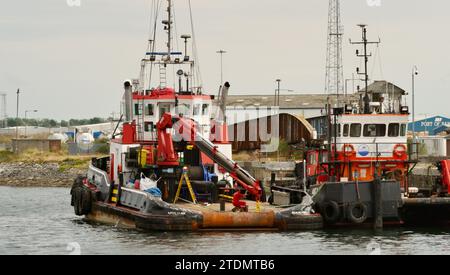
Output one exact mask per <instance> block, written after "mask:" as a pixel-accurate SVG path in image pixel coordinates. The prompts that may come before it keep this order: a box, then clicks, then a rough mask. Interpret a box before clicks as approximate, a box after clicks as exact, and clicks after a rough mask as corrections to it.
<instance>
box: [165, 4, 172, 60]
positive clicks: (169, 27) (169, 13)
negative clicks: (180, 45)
mask: <svg viewBox="0 0 450 275" xmlns="http://www.w3.org/2000/svg"><path fill="white" fill-rule="evenodd" d="M167 3H168V7H167V16H168V20H167V26H166V27H167V35H168V39H167V61H170V60H171V57H172V0H167Z"/></svg>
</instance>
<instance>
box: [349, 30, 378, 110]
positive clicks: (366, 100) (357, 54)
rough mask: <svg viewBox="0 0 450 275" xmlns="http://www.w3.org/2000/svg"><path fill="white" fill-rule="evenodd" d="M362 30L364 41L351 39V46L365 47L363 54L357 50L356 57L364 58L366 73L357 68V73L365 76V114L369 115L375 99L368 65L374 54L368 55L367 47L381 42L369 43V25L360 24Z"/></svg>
mask: <svg viewBox="0 0 450 275" xmlns="http://www.w3.org/2000/svg"><path fill="white" fill-rule="evenodd" d="M358 26H359V27H360V28H361V29H362V41H358V42H352V40H351V39H350V44H352V45H363V51H364V53H363V54H360V53H359V50H356V56H358V57H363V58H364V72H361V71H360V69H359V68H356V72H357V73H358V74H359V75H364V81H365V85H366V88H365V93H364V99H363V102H364V114H369V113H370V106H369V105H370V101H371V100H372V99H373V98H371V97H370V96H369V88H368V87H369V73H368V63H369V57H371V56H372V54H371V53H370V54H368V53H367V46H368V45H369V44H377V45H378V44H380V43H381V40H379V41H378V42H369V41H367V25H365V24H360V25H358Z"/></svg>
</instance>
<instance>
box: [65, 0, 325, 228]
mask: <svg viewBox="0 0 450 275" xmlns="http://www.w3.org/2000/svg"><path fill="white" fill-rule="evenodd" d="M166 1H167V9H166V14H167V17H166V19H165V20H163V21H162V23H163V26H164V30H165V31H166V32H167V44H166V45H167V49H166V50H165V51H164V52H156V51H154V48H155V45H156V41H155V39H153V40H151V41H150V46H149V50H148V52H147V54H146V58H145V59H143V60H142V66H141V69H142V71H141V77H140V79H139V80H134V81H126V82H125V83H124V88H125V93H124V96H123V100H122V103H123V123H122V125H121V127H119V126H118V128H121V133H120V134H118V135H115V136H114V137H113V140H111V150H110V156H108V157H105V158H99V159H93V160H92V163H91V165H90V167H89V171H88V173H87V177H80V178H78V179H77V180H76V181H75V184H74V186H73V188H72V191H71V194H72V205H73V206H74V208H75V213H76V214H77V215H80V216H85V217H86V218H87V219H88V220H92V221H97V222H104V223H110V224H115V225H119V226H125V227H131V228H139V229H145V230H163V231H171V230H186V231H191V230H217V229H222V230H228V229H233V230H241V229H242V230H244V229H251V230H254V229H257V230H261V229H267V230H302V229H317V228H321V227H322V218H321V216H320V215H318V214H317V215H316V214H311V210H310V209H311V208H310V207H308V206H307V207H304V206H303V205H297V206H295V207H291V208H276V207H274V206H271V205H270V204H267V203H265V202H264V201H265V195H264V188H263V186H261V183H260V182H259V181H258V180H256V179H255V178H253V177H252V176H251V175H250V174H249V173H248V172H246V171H245V170H244V169H242V168H241V167H240V166H239V165H238V164H237V163H235V162H234V161H233V160H232V156H231V152H232V150H231V144H230V143H229V142H228V140H227V130H226V129H227V125H226V123H225V122H224V119H220V118H221V117H223V116H214V111H213V110H214V108H213V107H214V106H213V101H214V97H213V96H210V95H207V94H205V93H203V91H202V88H201V86H200V85H199V82H198V80H197V76H198V73H197V72H198V71H197V67H196V66H197V63H196V61H195V59H194V58H193V57H191V56H190V55H189V54H188V52H187V49H188V42H189V39H191V36H190V35H183V36H181V38H182V39H184V43H185V44H184V45H185V51H184V52H176V51H174V49H173V48H174V47H173V45H174V43H173V37H172V36H173V33H174V32H173V28H174V21H173V20H174V18H173V1H172V0H166ZM156 17H157V16H156ZM155 26H156V24H155ZM154 37H156V36H154ZM194 48H195V47H194ZM175 71H177V73H176V75H174V76H173V79H172V80H170V79H169V72H175ZM155 75H157V78H159V79H158V81H155V78H156V77H155ZM171 81H173V83H178V87H176V88H175V87H170V86H169V85H168V83H169V82H171ZM155 82H157V84H155ZM171 83H172V82H171ZM147 87H152V88H147ZM229 87H230V85H229V84H228V83H226V84H225V85H224V86H223V87H222V88H221V89H222V94H226V93H227V92H228V89H229Z"/></svg>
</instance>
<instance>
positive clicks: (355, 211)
mask: <svg viewBox="0 0 450 275" xmlns="http://www.w3.org/2000/svg"><path fill="white" fill-rule="evenodd" d="M367 217H368V211H367V206H366V205H365V204H364V203H362V202H357V203H352V204H350V205H349V206H348V207H347V218H348V219H349V221H351V222H352V223H355V224H361V223H364V222H365V221H366V220H367Z"/></svg>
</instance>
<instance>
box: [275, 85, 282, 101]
mask: <svg viewBox="0 0 450 275" xmlns="http://www.w3.org/2000/svg"><path fill="white" fill-rule="evenodd" d="M275 82H277V83H278V89H277V90H275V106H278V107H280V87H281V79H277V80H275Z"/></svg>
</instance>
